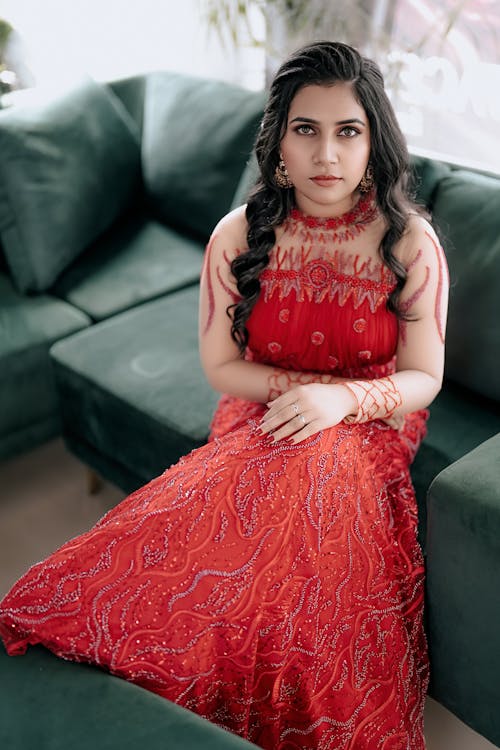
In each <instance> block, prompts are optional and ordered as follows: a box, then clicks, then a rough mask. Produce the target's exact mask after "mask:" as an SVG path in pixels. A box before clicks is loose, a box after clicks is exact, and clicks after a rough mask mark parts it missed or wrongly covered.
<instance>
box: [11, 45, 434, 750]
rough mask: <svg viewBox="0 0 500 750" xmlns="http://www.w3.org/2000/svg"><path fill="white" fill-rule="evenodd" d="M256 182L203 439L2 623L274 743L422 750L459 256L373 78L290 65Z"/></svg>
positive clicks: (215, 263) (213, 263) (307, 55)
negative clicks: (438, 448) (451, 291)
mask: <svg viewBox="0 0 500 750" xmlns="http://www.w3.org/2000/svg"><path fill="white" fill-rule="evenodd" d="M256 153H257V159H258V163H259V167H260V172H261V175H260V179H259V181H258V183H257V186H256V188H255V190H254V192H253V194H252V196H251V197H250V199H249V201H248V205H247V206H246V207H241V208H239V209H236V210H235V211H233V212H232V213H230V214H229V215H228V216H226V217H225V218H224V219H223V220H222V221H221V222H220V223H219V225H218V226H217V227H216V229H215V231H214V233H213V236H212V238H211V241H210V243H209V246H208V249H207V253H206V259H205V267H204V271H203V275H202V283H201V304H200V351H201V359H202V363H203V367H204V369H205V372H206V374H207V377H208V379H209V381H210V382H211V384H212V385H213V386H214V387H215V388H216V389H218V390H219V391H221V392H223V393H225V394H226V395H225V396H223V398H222V399H221V403H220V405H219V408H218V410H217V412H216V415H215V417H214V420H213V425H212V434H211V440H210V441H209V443H208V444H207V445H206V446H203V447H202V448H200V449H198V450H196V451H194V452H193V453H191V454H190V455H189V456H186V457H185V458H183V459H181V460H180V461H179V463H178V464H176V465H175V466H173V467H171V468H170V469H168V470H167V471H166V472H165V473H164V474H163V475H162V476H160V477H158V478H157V479H155V480H153V481H152V482H150V483H149V484H148V485H146V486H145V487H143V488H142V489H140V490H138V491H137V492H135V493H134V494H132V495H131V496H130V497H128V498H127V499H126V500H124V501H123V502H122V503H121V504H120V505H119V506H117V507H116V508H114V509H113V510H111V511H110V512H109V513H108V514H107V515H106V516H105V517H104V518H103V519H102V520H101V521H100V522H99V523H98V524H97V525H96V526H95V527H94V528H93V529H91V530H90V531H89V532H88V533H86V534H84V535H82V536H81V537H79V538H77V539H75V540H73V541H70V542H68V543H67V544H66V545H64V546H63V547H62V548H61V549H60V550H59V551H57V552H56V553H54V554H53V555H52V556H51V557H49V558H48V559H47V560H46V561H45V562H42V563H40V564H38V565H36V566H34V567H33V568H32V569H31V570H30V571H29V572H28V573H27V574H26V575H25V576H24V577H23V578H21V580H20V581H19V582H18V583H17V584H16V585H15V586H14V587H13V589H12V590H11V592H10V593H9V594H8V595H7V596H6V597H5V599H4V601H3V603H2V605H1V608H0V623H1V625H0V627H1V631H0V632H1V633H2V637H3V639H4V641H5V644H6V647H7V649H8V651H9V653H11V654H16V653H23V652H24V651H25V650H26V648H27V645H28V644H33V643H42V644H43V645H45V646H47V647H48V648H50V649H51V650H52V651H54V652H55V653H56V654H58V655H60V656H62V657H64V658H68V659H73V660H77V661H90V662H94V663H96V664H99V665H101V666H103V667H105V668H107V669H109V670H110V671H111V672H113V673H114V674H117V675H120V676H122V677H124V678H126V679H129V680H132V681H134V682H136V683H138V684H140V685H142V686H143V687H146V688H148V689H150V690H153V691H154V692H156V693H158V694H160V695H163V696H165V697H167V698H169V699H171V700H173V701H176V702H178V703H181V704H182V705H184V706H186V707H187V708H190V709H192V710H194V711H197V712H198V713H200V714H201V715H203V716H205V717H207V718H208V719H210V720H212V721H214V722H216V723H218V724H220V725H222V726H224V727H226V728H228V729H230V730H232V731H234V732H236V733H238V734H240V735H242V736H244V737H246V738H248V739H250V740H252V741H253V742H255V743H256V744H258V745H260V746H261V747H263V748H273V750H275V749H277V748H280V749H281V750H284V749H285V748H286V749H291V748H318V749H319V748H321V749H323V748H325V749H326V748H336V749H340V748H342V749H347V748H350V749H351V750H354V749H356V750H362V749H363V750H365V749H366V750H368V749H370V750H371V749H375V748H377V749H378V748H384V749H385V750H389V749H390V750H402V749H403V748H405V749H406V748H411V750H418V749H419V748H423V747H424V745H425V743H424V738H423V728H422V713H423V703H424V697H425V692H426V687H427V679H428V663H427V655H426V644H425V636H424V632H423V627H422V608H423V562H422V556H421V551H420V549H419V546H418V543H417V539H416V524H417V515H416V506H415V498H414V493H413V489H412V486H411V481H410V477H409V464H410V462H411V460H412V459H413V457H414V454H415V451H416V449H417V447H418V444H419V442H420V440H421V439H422V437H423V435H424V433H425V420H426V416H427V412H426V411H425V407H426V406H427V405H428V404H429V403H430V402H431V401H432V400H433V398H434V397H435V396H436V394H437V393H438V391H439V389H440V385H441V379H442V372H443V357H444V352H443V345H444V328H445V317H446V299H447V275H446V263H445V259H444V256H443V253H442V251H441V249H440V247H439V243H438V241H437V238H436V235H435V233H434V231H433V229H432V228H431V226H430V225H429V224H428V222H427V221H426V220H425V219H424V218H423V217H421V216H420V215H419V214H418V212H417V210H416V208H415V207H414V206H413V204H412V203H411V201H410V199H409V198H408V196H407V193H406V177H407V169H408V166H407V165H408V157H407V151H406V147H405V144H404V140H403V137H402V135H401V132H400V130H399V127H398V125H397V123H396V120H395V117H394V114H393V111H392V108H391V106H390V104H389V101H388V99H387V96H386V94H385V92H384V88H383V80H382V76H381V74H380V72H379V69H378V68H377V66H376V65H375V64H374V63H373V62H371V61H370V60H367V59H364V58H362V57H361V56H360V55H359V54H358V53H357V52H356V51H355V50H353V49H352V48H350V47H348V46H346V45H343V44H338V43H332V42H320V43H315V44H312V45H310V46H308V47H305V48H303V49H301V50H299V51H298V52H297V53H295V54H294V55H293V56H292V57H291V58H290V59H289V60H287V61H286V62H285V63H284V64H283V65H282V67H281V68H280V70H279V71H278V73H277V75H276V77H275V80H274V82H273V84H272V86H271V91H270V96H269V102H268V105H267V108H266V111H265V114H264V118H263V122H262V127H261V130H260V134H259V136H258V139H257V144H256Z"/></svg>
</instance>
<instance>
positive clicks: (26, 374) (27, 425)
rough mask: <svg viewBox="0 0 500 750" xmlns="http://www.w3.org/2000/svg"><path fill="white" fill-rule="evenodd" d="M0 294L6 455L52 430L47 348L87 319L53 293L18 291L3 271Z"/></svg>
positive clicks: (0, 423)
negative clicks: (20, 292) (30, 295)
mask: <svg viewBox="0 0 500 750" xmlns="http://www.w3.org/2000/svg"><path fill="white" fill-rule="evenodd" d="M0 300H1V305H0V458H6V457H7V456H9V455H13V454H14V453H17V452H18V451H20V450H25V449H27V448H30V447H32V446H33V445H35V444H36V443H38V442H39V441H41V440H43V439H45V438H47V437H49V436H51V435H53V434H55V433H56V431H57V428H58V424H59V423H58V419H57V416H56V415H57V396H56V391H55V387H54V380H53V373H52V367H51V362H50V358H49V348H50V346H51V345H52V344H53V343H54V341H57V340H58V339H60V338H62V337H64V336H68V335H70V334H71V333H74V332H75V331H79V330H81V329H82V328H85V327H86V326H88V325H89V324H90V320H89V318H88V317H87V315H85V314H84V313H82V312H80V310H76V309H74V308H73V307H71V306H70V305H68V304H67V303H66V302H63V301H61V300H58V299H55V298H54V297H50V296H48V295H37V296H36V297H25V296H21V295H20V294H19V293H18V292H17V290H15V289H14V287H13V285H12V282H11V280H10V279H9V278H8V277H7V276H5V275H3V274H0Z"/></svg>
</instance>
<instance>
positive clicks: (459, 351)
mask: <svg viewBox="0 0 500 750" xmlns="http://www.w3.org/2000/svg"><path fill="white" fill-rule="evenodd" d="M413 165H414V169H415V172H416V174H417V197H418V198H419V199H420V200H422V202H424V203H425V204H426V205H427V207H428V208H429V210H430V211H431V213H432V222H433V224H434V226H435V227H436V229H437V230H438V232H439V235H440V238H441V241H442V243H443V247H444V250H445V252H446V257H447V261H448V266H449V270H450V285H451V287H450V303H449V311H448V326H447V333H446V364H445V375H446V377H447V378H448V379H450V380H453V381H454V382H456V383H459V384H460V385H463V386H465V387H467V388H469V389H471V390H473V391H475V392H477V393H479V394H481V395H482V396H486V397H487V398H489V399H493V400H495V401H500V378H499V377H498V371H497V370H498V359H499V351H500V177H495V176H493V175H485V174H479V173H477V172H473V171H471V170H468V169H461V168H458V167H455V166H450V165H447V164H442V163H440V162H437V161H433V160H430V159H424V158H422V157H419V158H414V159H413Z"/></svg>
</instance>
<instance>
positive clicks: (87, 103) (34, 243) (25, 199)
mask: <svg viewBox="0 0 500 750" xmlns="http://www.w3.org/2000/svg"><path fill="white" fill-rule="evenodd" d="M37 97H38V98H37ZM40 98H41V101H40ZM0 153H1V155H2V158H1V159H0V233H1V241H2V244H3V247H4V250H5V255H6V258H7V262H8V264H9V267H10V269H11V272H12V275H13V278H14V280H15V283H16V285H17V287H18V288H19V290H20V291H23V292H24V291H27V290H30V291H46V290H47V289H48V288H49V287H50V285H51V284H52V283H53V282H54V280H55V279H56V278H57V276H58V275H59V274H60V273H61V271H63V270H64V269H65V268H66V267H67V266H68V265H69V263H70V262H71V261H72V260H73V259H74V258H76V257H77V256H78V255H79V254H80V253H81V252H82V251H83V250H84V248H85V247H87V245H89V244H90V243H91V242H93V241H94V240H95V239H96V237H98V236H99V235H100V233H101V232H102V231H103V230H105V229H106V228H107V227H109V226H110V225H111V223H112V222H113V221H114V220H115V219H116V217H117V216H118V215H119V214H120V213H122V211H123V210H124V209H125V208H126V206H127V205H128V204H129V202H130V201H131V199H132V197H133V196H134V194H135V191H136V188H137V186H138V184H139V179H140V146H139V135H138V131H137V127H136V126H135V123H134V122H133V120H132V118H131V117H130V115H129V113H128V112H127V111H126V109H125V107H124V106H123V104H122V103H121V102H120V100H119V99H118V98H117V97H116V96H115V95H114V94H113V92H112V91H111V90H110V89H109V88H108V87H107V86H105V85H101V84H98V83H95V82H94V81H91V80H89V81H86V82H84V83H82V84H81V85H80V86H79V87H74V88H73V89H72V90H71V91H68V92H65V93H63V94H61V93H59V94H57V95H53V96H49V95H47V97H46V98H45V97H42V96H41V95H40V94H33V98H31V97H27V99H26V101H25V100H24V99H21V100H20V101H19V102H18V103H17V104H16V105H15V106H13V107H12V108H10V109H8V110H4V111H2V112H0Z"/></svg>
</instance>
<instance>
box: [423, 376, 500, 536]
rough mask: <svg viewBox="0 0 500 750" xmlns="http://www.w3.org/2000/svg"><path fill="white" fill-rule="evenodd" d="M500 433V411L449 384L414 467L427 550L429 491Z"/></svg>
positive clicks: (437, 401)
mask: <svg viewBox="0 0 500 750" xmlns="http://www.w3.org/2000/svg"><path fill="white" fill-rule="evenodd" d="M498 432H500V408H499V406H498V404H496V403H495V402H493V401H490V400H488V399H484V398H479V397H478V396H477V395H476V394H474V393H473V392H472V391H469V390H467V389H465V388H462V387H460V386H458V385H456V384H454V383H451V382H446V383H445V385H444V387H443V390H442V391H441V392H440V393H439V395H438V396H437V398H436V399H435V401H434V402H433V403H432V405H431V408H430V418H429V422H428V432H427V436H426V437H425V439H424V442H423V443H422V445H421V447H420V449H419V451H418V453H417V455H416V458H415V461H414V462H413V464H412V467H411V475H412V480H413V485H414V487H415V492H416V495H417V501H418V509H419V535H420V541H421V544H422V546H423V547H424V549H425V548H426V527H427V490H428V488H429V485H430V484H431V482H432V480H433V479H434V477H436V476H437V475H438V474H439V473H440V472H441V471H442V470H443V469H445V468H446V467H447V466H449V465H450V464H453V463H454V462H455V461H457V460H458V459H459V458H462V456H465V455H466V454H467V453H469V451H471V450H472V449H473V448H476V446H478V445H481V443H482V442H484V441H485V440H487V439H488V438H490V437H492V436H493V435H495V434H496V433H498Z"/></svg>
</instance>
